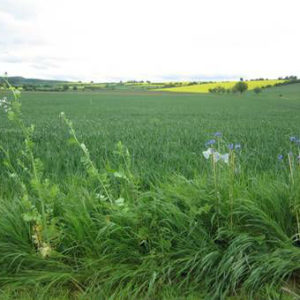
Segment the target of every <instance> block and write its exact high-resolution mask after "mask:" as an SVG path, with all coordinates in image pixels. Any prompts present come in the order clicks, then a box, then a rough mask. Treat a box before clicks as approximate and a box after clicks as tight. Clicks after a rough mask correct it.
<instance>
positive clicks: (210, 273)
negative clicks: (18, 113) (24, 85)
mask: <svg viewBox="0 0 300 300" xmlns="http://www.w3.org/2000/svg"><path fill="white" fill-rule="evenodd" d="M2 93H4V92H3V91H2ZM1 97H2V96H1ZM1 97H0V98H1ZM21 103H22V112H23V116H22V119H23V120H24V123H25V124H26V126H29V125H30V124H34V125H35V129H34V132H33V133H31V131H30V130H27V129H26V130H25V136H24V132H23V133H22V132H21V130H20V127H18V126H17V124H16V122H11V121H8V120H7V118H6V115H5V113H4V112H1V113H0V121H1V122H0V145H1V147H2V151H1V152H0V166H1V168H0V202H1V203H0V211H1V219H0V253H1V257H0V266H1V268H0V291H1V292H0V299H2V298H3V299H14V298H16V299H20V298H21V299H32V298H36V297H37V296H36V295H38V297H39V299H232V300H233V299H236V300H238V299H297V297H298V295H299V277H300V247H299V246H300V243H299V240H298V239H297V233H298V231H299V228H298V227H297V226H298V225H299V222H298V221H299V220H297V217H298V215H299V208H300V204H299V199H300V188H299V187H300V174H299V173H300V169H299V164H298V161H297V155H298V151H299V149H298V148H297V145H296V143H293V142H291V141H290V137H291V136H296V137H298V138H299V137H300V113H299V112H300V85H299V84H294V85H289V86H284V87H276V88H271V89H266V90H264V91H263V93H262V94H260V95H255V94H254V93H253V92H247V93H246V94H245V95H242V96H240V95H222V96H220V95H210V94H181V93H180V94H175V93H162V92H146V91H144V92H143V91H136V92H130V91H103V92H102V91H101V92H90V93H89V92H85V93H81V92H74V93H73V92H65V93H47V92H40V93H23V94H22V97H21ZM60 112H65V114H66V116H67V119H69V120H71V121H72V123H73V124H70V123H69V121H68V120H66V119H65V118H64V117H61V116H60ZM18 122H19V121H18V120H17V123H18ZM66 123H67V124H66ZM73 129H74V130H75V132H76V133H75V136H74V132H73ZM215 132H222V137H221V138H215V137H214V133H215ZM213 138H214V139H217V140H218V146H217V147H218V148H219V151H220V152H222V153H225V152H228V149H227V145H228V144H230V143H234V144H238V143H240V144H241V150H240V151H234V152H232V153H231V158H232V159H231V160H230V164H229V165H226V164H225V163H222V162H218V163H214V162H213V161H211V160H206V159H205V158H204V157H203V155H202V152H203V151H204V150H206V149H207V147H206V146H205V143H206V142H207V141H208V140H210V139H213ZM24 140H25V143H24ZM120 142H121V143H120ZM81 143H84V145H85V146H86V148H87V149H88V150H86V148H85V146H83V145H81ZM127 149H128V151H127ZM290 151H292V152H293V157H292V156H291V155H290V156H288V153H289V152H290ZM279 154H282V155H283V156H284V158H283V160H282V161H279V160H278V155H279ZM37 159H39V160H37ZM37 240H38V241H37Z"/></svg>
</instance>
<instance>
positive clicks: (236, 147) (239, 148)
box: [234, 144, 242, 150]
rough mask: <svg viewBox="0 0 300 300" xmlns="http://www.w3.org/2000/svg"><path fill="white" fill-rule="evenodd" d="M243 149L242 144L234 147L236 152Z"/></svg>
mask: <svg viewBox="0 0 300 300" xmlns="http://www.w3.org/2000/svg"><path fill="white" fill-rule="evenodd" d="M241 148H242V146H241V144H236V145H235V146H234V149H235V150H241Z"/></svg>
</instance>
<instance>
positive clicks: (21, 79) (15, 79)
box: [0, 76, 68, 86]
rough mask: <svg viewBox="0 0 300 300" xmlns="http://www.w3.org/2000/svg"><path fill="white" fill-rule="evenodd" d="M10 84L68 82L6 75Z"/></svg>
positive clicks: (0, 81)
mask: <svg viewBox="0 0 300 300" xmlns="http://www.w3.org/2000/svg"><path fill="white" fill-rule="evenodd" d="M7 79H8V81H9V83H10V84H12V85H15V86H21V85H24V84H29V85H53V84H63V83H68V81H62V80H48V79H34V78H24V77H21V76H11V77H7ZM2 82H3V79H2V78H0V83H2Z"/></svg>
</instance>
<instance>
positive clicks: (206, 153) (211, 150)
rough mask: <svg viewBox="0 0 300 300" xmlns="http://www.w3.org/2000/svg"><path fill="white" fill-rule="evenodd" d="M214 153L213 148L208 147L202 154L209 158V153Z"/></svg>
mask: <svg viewBox="0 0 300 300" xmlns="http://www.w3.org/2000/svg"><path fill="white" fill-rule="evenodd" d="M213 153H214V149H213V148H208V149H207V150H206V151H203V152H202V154H203V156H204V157H205V158H206V159H209V157H210V155H211V154H213Z"/></svg>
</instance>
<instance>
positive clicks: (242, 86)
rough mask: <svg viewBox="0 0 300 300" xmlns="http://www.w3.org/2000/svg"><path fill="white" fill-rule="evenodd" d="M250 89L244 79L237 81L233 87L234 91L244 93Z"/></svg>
mask: <svg viewBox="0 0 300 300" xmlns="http://www.w3.org/2000/svg"><path fill="white" fill-rule="evenodd" d="M247 89H248V84H247V83H246V82H244V81H239V82H237V83H236V84H235V85H234V87H233V88H232V90H233V92H239V93H241V94H242V93H244V92H245V91H247Z"/></svg>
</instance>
